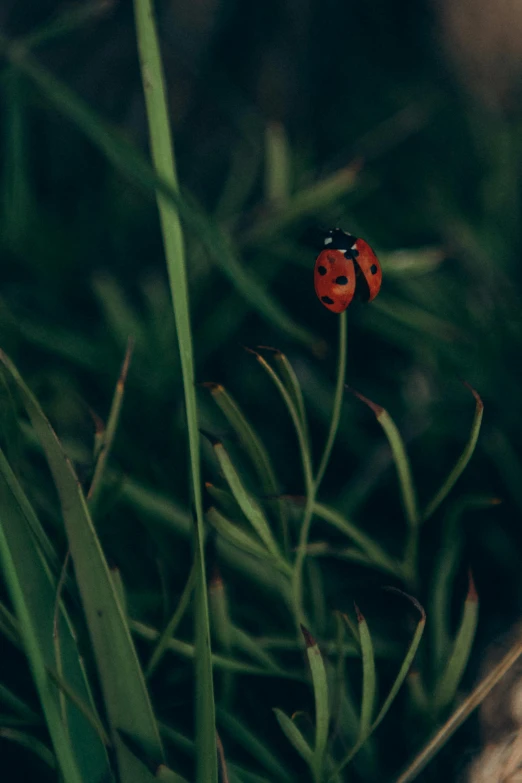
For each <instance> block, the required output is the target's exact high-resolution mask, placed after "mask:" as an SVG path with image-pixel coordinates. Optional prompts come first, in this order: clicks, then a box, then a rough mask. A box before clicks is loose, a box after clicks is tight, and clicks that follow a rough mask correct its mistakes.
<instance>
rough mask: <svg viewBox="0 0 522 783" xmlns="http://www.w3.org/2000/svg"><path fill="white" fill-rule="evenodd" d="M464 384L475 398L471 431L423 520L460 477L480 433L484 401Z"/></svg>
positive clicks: (428, 516)
mask: <svg viewBox="0 0 522 783" xmlns="http://www.w3.org/2000/svg"><path fill="white" fill-rule="evenodd" d="M464 385H465V386H466V387H467V388H468V389H469V390H470V392H471V393H472V394H473V396H474V398H475V415H474V417H473V422H472V425H471V432H470V434H469V438H468V442H467V443H466V446H465V448H464V451H463V452H462V454H461V455H460V457H459V458H458V460H457V462H456V463H455V466H454V468H453V470H452V471H451V472H450V474H449V476H448V477H447V479H446V481H445V482H444V483H443V485H442V486H441V488H440V489H439V491H438V492H436V493H435V495H434V496H433V498H432V499H431V500H430V502H429V503H428V505H427V506H426V509H425V511H424V513H423V515H422V519H423V521H425V520H426V519H429V518H430V517H431V516H432V514H434V513H435V511H436V510H437V508H438V507H439V506H440V504H441V503H442V502H443V501H444V500H445V499H446V497H447V496H448V495H449V493H450V492H451V490H452V489H453V487H454V486H455V484H456V483H457V481H458V479H459V478H460V476H461V474H462V473H463V471H464V470H465V468H466V466H467V464H468V462H469V461H470V459H471V457H472V456H473V452H474V451H475V446H476V445H477V440H478V436H479V433H480V426H481V424H482V416H483V413H484V403H483V402H482V400H481V398H480V396H479V394H478V392H476V391H475V389H473V388H472V387H471V386H470V385H469V383H465V384H464Z"/></svg>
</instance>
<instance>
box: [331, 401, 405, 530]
mask: <svg viewBox="0 0 522 783" xmlns="http://www.w3.org/2000/svg"><path fill="white" fill-rule="evenodd" d="M347 388H348V389H349V391H351V392H352V394H354V395H355V396H356V397H358V398H359V399H360V400H361V401H362V402H364V403H365V404H366V405H367V406H368V407H369V408H370V410H372V411H373V413H374V414H375V417H376V419H377V421H378V422H379V424H380V425H381V427H382V428H383V430H384V434H385V435H386V437H387V439H388V443H389V444H390V448H391V450H392V455H393V461H394V462H395V467H396V470H397V476H398V478H399V486H400V489H401V497H402V504H403V506H404V512H405V515H406V520H407V522H408V525H409V526H410V528H416V527H418V525H419V511H418V507H417V495H416V492H415V487H414V484H413V478H412V475H411V466H410V461H409V459H408V455H407V453H406V447H405V446H404V441H403V439H402V437H401V434H400V432H399V430H398V429H397V425H396V424H395V422H394V421H393V419H392V418H391V416H390V414H389V413H388V411H387V410H385V409H384V408H383V407H381V406H380V405H377V404H376V403H375V402H372V401H371V400H369V399H368V398H367V397H364V395H362V394H360V393H359V392H357V391H355V390H354V389H350V388H349V387H347Z"/></svg>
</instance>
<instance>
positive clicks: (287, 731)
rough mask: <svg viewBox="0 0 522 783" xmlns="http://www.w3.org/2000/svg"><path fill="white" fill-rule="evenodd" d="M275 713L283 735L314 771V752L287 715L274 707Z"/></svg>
mask: <svg viewBox="0 0 522 783" xmlns="http://www.w3.org/2000/svg"><path fill="white" fill-rule="evenodd" d="M274 713H275V716H276V718H277V722H278V723H279V725H280V726H281V729H282V730H283V733H284V735H285V737H286V738H287V740H288V741H289V742H290V744H291V745H292V746H293V747H294V748H295V750H296V751H297V752H298V753H299V755H300V756H301V758H302V759H304V760H305V761H306V763H307V764H308V766H309V767H310V769H312V770H313V763H314V752H313V750H312V748H311V747H310V745H309V744H308V742H307V741H306V740H305V738H304V737H303V735H302V734H301V732H300V731H299V729H298V728H297V726H296V725H295V723H294V722H293V720H291V719H290V718H289V717H288V715H286V714H285V713H284V712H283V711H282V710H279V709H278V708H277V707H274Z"/></svg>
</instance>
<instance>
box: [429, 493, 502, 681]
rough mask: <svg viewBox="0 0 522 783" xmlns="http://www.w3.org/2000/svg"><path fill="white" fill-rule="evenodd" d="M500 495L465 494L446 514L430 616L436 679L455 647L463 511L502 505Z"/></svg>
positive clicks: (436, 562) (434, 573)
mask: <svg viewBox="0 0 522 783" xmlns="http://www.w3.org/2000/svg"><path fill="white" fill-rule="evenodd" d="M499 503H500V500H498V498H488V497H480V496H473V495H472V496H468V497H463V498H461V499H460V500H459V501H457V503H455V504H454V505H453V506H451V507H450V508H449V510H448V512H447V513H446V515H445V517H444V520H443V528H442V541H441V544H440V548H439V551H438V553H437V557H436V560H435V564H434V569H433V586H432V590H431V602H430V610H429V612H428V616H429V618H430V628H431V649H430V653H431V655H432V658H433V669H434V673H435V676H436V678H438V677H439V676H440V673H441V670H442V666H443V662H444V661H445V660H447V658H448V656H449V654H450V649H451V635H450V629H449V621H448V618H449V617H450V616H451V610H450V605H451V595H452V590H453V580H454V577H455V573H456V571H457V568H458V565H459V560H460V556H461V551H462V544H463V542H462V532H461V528H460V521H461V517H462V516H463V514H465V513H466V512H468V511H470V510H473V509H477V510H478V509H484V508H491V507H492V506H495V505H498V504H499Z"/></svg>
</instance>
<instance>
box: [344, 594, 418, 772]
mask: <svg viewBox="0 0 522 783" xmlns="http://www.w3.org/2000/svg"><path fill="white" fill-rule="evenodd" d="M388 589H389V590H392V591H393V592H397V593H399V594H400V595H403V596H405V597H406V598H408V599H409V600H410V601H411V602H412V603H413V605H414V606H415V607H416V608H417V610H418V611H419V612H420V615H421V618H420V620H419V622H418V624H417V628H416V630H415V633H414V635H413V638H412V640H411V642H410V646H409V647H408V651H407V653H406V656H405V657H404V660H403V661H402V664H401V667H400V669H399V673H398V674H397V677H396V678H395V681H394V683H393V685H392V687H391V688H390V692H389V693H388V696H387V697H386V699H385V700H384V704H383V705H382V707H381V709H380V710H379V713H378V715H377V717H376V718H375V720H374V721H373V723H372V724H371V726H370V730H369V734H367V735H366V736H360V737H359V739H358V741H357V742H356V744H355V746H354V747H353V748H352V749H351V750H350V751H349V752H348V753H347V754H346V756H345V757H344V759H343V760H342V761H341V763H340V764H339V765H338V766H337V767H336V769H335V772H334V773H333V775H331V776H330V778H329V780H332V779H333V777H334V775H336V774H337V775H339V774H340V773H341V772H342V770H343V769H344V767H345V766H346V765H347V764H349V763H350V761H351V760H352V759H353V757H354V756H355V755H356V753H358V752H359V750H360V749H361V747H362V745H363V744H364V743H365V742H366V740H367V739H368V737H369V736H370V734H371V733H372V732H374V731H375V729H376V728H377V726H378V725H379V724H380V723H381V721H382V720H383V718H384V717H385V715H386V713H387V712H388V710H389V709H390V706H391V705H392V703H393V701H394V700H395V697H396V696H397V693H398V692H399V690H400V687H401V685H402V684H403V682H404V680H405V679H406V677H407V675H408V672H409V670H410V667H411V664H412V663H413V659H414V657H415V654H416V652H417V649H418V646H419V644H420V640H421V639H422V634H423V632H424V627H425V625H426V613H425V611H424V609H423V608H422V606H421V605H420V603H419V602H418V601H417V600H416V599H415V598H413V597H412V596H410V595H408V594H407V593H403V592H402V591H401V590H397V589H396V588H388Z"/></svg>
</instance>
